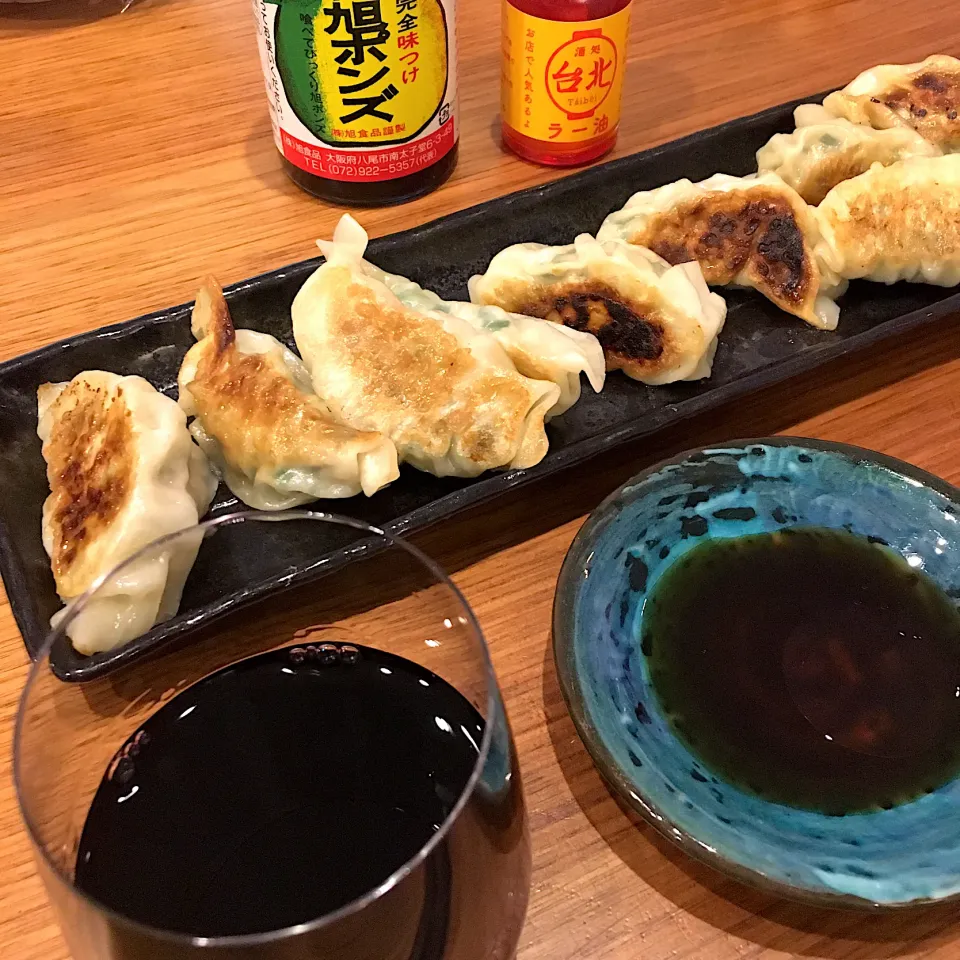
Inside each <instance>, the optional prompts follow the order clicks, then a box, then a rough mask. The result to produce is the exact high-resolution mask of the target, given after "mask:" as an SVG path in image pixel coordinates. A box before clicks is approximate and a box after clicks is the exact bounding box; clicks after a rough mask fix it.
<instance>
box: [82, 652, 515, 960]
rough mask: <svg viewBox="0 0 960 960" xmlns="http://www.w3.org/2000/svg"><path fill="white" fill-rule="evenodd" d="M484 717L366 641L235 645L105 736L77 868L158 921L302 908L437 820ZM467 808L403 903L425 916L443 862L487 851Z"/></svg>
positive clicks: (425, 834)
mask: <svg viewBox="0 0 960 960" xmlns="http://www.w3.org/2000/svg"><path fill="white" fill-rule="evenodd" d="M327 660H329V661H330V662H326V661H327ZM483 733H484V722H483V719H482V718H481V716H480V714H479V713H478V712H477V711H476V710H475V709H474V708H473V706H472V705H471V704H470V702H469V701H468V700H467V699H465V698H464V697H463V696H462V695H461V694H460V693H459V692H458V691H457V690H455V689H454V688H453V687H452V686H450V684H448V683H446V682H445V681H444V680H442V679H441V678H440V677H438V676H435V675H434V674H433V673H431V672H430V671H429V670H426V669H424V668H423V667H421V666H419V665H418V664H416V663H413V662H411V661H410V660H406V659H403V658H401V657H397V656H394V655H392V654H390V653H386V652H385V651H382V650H375V649H372V648H370V647H361V646H349V647H344V648H343V652H342V653H341V654H337V655H324V658H322V660H321V659H317V658H307V659H304V652H303V648H292V649H291V648H287V649H283V650H276V651H273V652H271V653H264V654H261V655H259V656H255V657H251V658H250V659H247V660H243V661H241V662H239V663H237V664H234V665H233V666H230V667H227V668H225V669H223V670H220V671H218V672H217V673H214V674H211V675H210V676H208V677H206V678H205V679H203V680H202V681H200V682H199V683H197V684H195V685H194V686H192V687H190V688H188V689H187V690H186V691H184V692H183V693H181V694H179V695H178V696H176V697H174V698H173V699H171V700H170V701H169V702H168V703H166V704H165V705H164V706H163V707H161V708H160V709H159V710H158V711H157V712H156V713H155V714H153V715H152V716H151V717H150V718H149V719H148V720H147V721H146V723H144V724H143V726H142V727H141V728H140V729H139V730H138V731H137V732H136V733H135V734H134V735H133V736H132V737H131V738H130V739H129V741H128V742H127V744H126V745H125V746H124V748H123V749H121V750H120V751H119V753H118V757H119V758H120V759H118V760H117V761H116V762H115V763H113V764H111V766H110V768H109V769H108V771H107V772H106V774H105V776H104V778H103V781H102V782H101V784H100V787H99V789H98V790H97V793H96V796H95V797H94V799H93V803H92V804H91V806H90V811H89V813H88V814H87V818H86V823H85V824H84V828H83V833H82V836H81V838H80V847H79V851H78V854H77V862H76V884H77V886H78V887H79V888H80V889H81V890H83V891H84V892H86V893H88V894H90V895H91V896H93V897H95V898H96V899H98V900H100V901H101V902H102V903H105V904H107V905H109V906H110V907H112V908H113V909H114V910H115V911H117V912H118V913H120V914H122V915H124V916H127V917H130V918H132V919H135V920H138V921H140V922H141V923H144V924H149V925H152V926H155V927H159V928H160V929H163V930H174V931H179V932H183V933H188V934H194V935H200V936H205V937H213V936H231V935H233V936H235V935H242V934H252V933H262V932H266V931H272V930H279V929H281V928H284V927H288V926H290V925H293V924H298V923H306V922H308V921H310V920H314V919H316V918H318V917H322V916H324V915H325V914H328V913H330V912H332V911H334V910H337V909H338V908H340V907H342V906H344V905H345V904H347V903H349V902H350V901H351V900H354V899H355V898H357V897H360V896H361V895H362V894H364V893H367V892H368V891H370V890H374V889H375V888H376V887H377V886H378V885H380V884H382V883H383V882H384V881H385V880H387V878H388V877H389V876H390V875H391V873H393V871H395V870H397V869H398V868H399V867H401V866H402V865H403V864H404V863H405V862H406V861H408V860H409V859H410V858H411V857H413V856H414V855H415V854H416V853H417V851H418V850H419V849H420V848H421V847H422V846H423V845H424V844H425V843H426V842H427V841H428V840H429V839H430V837H431V836H432V835H433V834H434V833H435V832H436V831H437V830H439V829H440V826H441V824H442V823H443V821H444V819H445V818H446V817H447V815H448V814H449V813H450V812H451V811H452V810H453V808H454V806H455V805H456V803H457V800H458V799H459V797H460V795H461V793H462V792H463V790H464V787H465V786H466V784H467V782H468V780H469V779H470V776H471V773H472V772H473V768H474V766H475V764H476V762H477V756H478V750H479V744H480V743H481V741H482V739H483ZM469 820H470V817H469V816H464V817H462V820H458V821H457V822H456V823H455V824H454V830H453V832H452V834H451V841H450V843H449V844H445V845H443V846H442V847H441V848H440V849H439V850H438V851H437V855H436V856H435V857H434V858H433V860H432V861H431V862H430V864H428V866H430V869H429V870H428V876H427V881H429V882H426V881H425V889H426V891H427V892H426V893H425V894H424V895H423V896H424V898H425V901H429V903H428V906H423V905H421V904H420V903H419V902H418V903H417V905H416V910H417V912H421V911H425V915H427V914H429V915H431V916H434V915H435V916H434V919H433V920H431V923H433V925H434V926H438V927H439V928H442V931H445V930H446V927H447V925H448V920H447V919H446V918H447V917H448V915H449V914H450V913H451V909H452V907H451V904H450V902H449V901H450V898H451V893H450V887H451V884H453V883H454V882H455V881H456V879H457V876H456V875H458V874H459V873H460V872H461V871H465V872H466V873H467V874H470V873H471V872H472V873H474V874H477V873H478V872H479V874H482V873H483V867H484V864H485V863H486V862H487V861H488V860H490V859H491V858H493V859H494V860H496V859H497V856H496V855H495V852H494V851H492V850H491V849H490V845H489V844H488V843H486V842H485V841H484V840H483V832H482V831H477V830H476V829H474V827H473V826H472V825H471V824H470V823H468V822H467V821H469ZM511 822H512V817H508V818H506V819H505V821H504V826H503V829H507V825H508V824H509V823H511ZM491 830H492V833H493V835H494V836H497V835H498V834H497V830H496V829H493V828H491ZM505 846H509V845H506V844H505ZM476 897H477V898H478V899H482V895H481V894H476ZM415 899H416V898H415ZM428 907H429V909H428ZM392 909H394V910H396V909H397V907H396V905H394V907H393V908H392ZM437 918H440V919H437ZM392 922H393V923H394V924H396V923H397V922H398V921H397V916H396V915H392ZM421 925H422V924H421ZM368 926H370V927H371V929H373V928H375V926H376V923H375V920H374V919H373V918H371V919H370V920H369V921H368ZM377 935H378V936H380V937H384V936H387V937H389V936H395V937H397V938H400V934H399V932H398V929H396V928H394V929H393V930H392V931H386V930H381V931H379V933H378V934H377ZM445 936H446V933H445V932H441V933H440V934H438V938H439V940H440V942H442V941H443V938H444V937H445ZM354 939H357V938H356V936H355V937H354ZM134 952H135V953H136V954H137V955H138V956H139V952H137V951H134ZM358 953H359V954H361V955H363V956H366V954H363V953H362V951H360V950H358ZM291 955H292V954H286V955H285V956H291ZM296 955H297V956H299V955H300V954H296ZM304 955H312V954H308V953H307V954H304ZM317 955H318V956H320V955H323V954H322V953H319V954H317ZM339 955H340V954H338V956H339ZM427 955H430V956H432V954H430V953H429V951H426V952H424V956H427ZM165 956H166V955H165ZM343 956H353V954H352V953H350V952H348V951H344V953H343ZM419 956H420V954H417V957H418V958H419Z"/></svg>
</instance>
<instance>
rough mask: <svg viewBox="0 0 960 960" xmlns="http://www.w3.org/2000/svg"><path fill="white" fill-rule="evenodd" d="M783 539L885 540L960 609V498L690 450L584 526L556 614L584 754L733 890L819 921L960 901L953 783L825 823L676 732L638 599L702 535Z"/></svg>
mask: <svg viewBox="0 0 960 960" xmlns="http://www.w3.org/2000/svg"><path fill="white" fill-rule="evenodd" d="M790 526H818V527H829V528H833V529H844V530H849V531H852V532H853V533H856V534H859V535H861V536H864V537H877V538H880V539H882V540H883V541H885V542H886V543H887V544H888V545H889V546H890V547H891V548H892V549H894V550H897V551H898V552H900V553H901V554H902V555H904V556H905V557H912V558H914V559H913V560H911V563H912V564H913V565H915V566H916V565H919V564H922V568H923V569H924V570H925V571H926V572H927V573H928V574H929V575H930V576H931V577H933V579H934V580H936V581H937V582H938V583H939V585H940V586H941V587H942V588H943V589H944V590H945V591H946V592H947V594H948V595H949V596H950V597H951V598H953V599H954V600H955V601H956V602H957V603H958V605H960V491H958V490H957V488H956V487H953V486H951V485H950V484H948V483H946V482H944V481H943V480H940V479H938V478H936V477H934V476H931V475H930V474H927V473H924V472H923V471H922V470H918V469H917V468H915V467H912V466H910V465H909V464H906V463H902V462H900V461H897V460H893V459H891V458H890V457H885V456H883V455H881V454H877V453H873V452H871V451H868V450H862V449H859V448H856V447H847V446H842V445H838V444H827V443H821V442H819V441H816V440H801V439H791V438H783V437H780V438H775V439H767V440H750V441H741V442H736V443H732V444H730V446H729V447H725V448H723V449H704V450H695V451H692V452H689V453H686V454H682V455H680V456H678V457H676V458H674V459H672V460H669V461H666V462H664V463H661V464H658V465H657V466H655V467H651V468H650V469H649V470H646V471H644V472H643V473H641V474H640V475H639V476H637V477H635V478H634V479H633V480H631V481H630V482H629V483H627V484H625V485H624V486H623V487H621V488H620V489H619V490H617V491H616V492H615V493H614V494H612V495H611V496H610V497H609V498H608V499H607V500H605V501H604V502H603V503H602V504H601V505H600V506H599V507H598V508H597V509H596V510H595V511H594V513H593V514H592V515H591V517H590V518H589V520H588V521H587V523H586V524H585V525H584V527H583V529H582V530H581V531H580V533H579V534H578V535H577V537H576V539H575V540H574V542H573V545H572V546H571V548H570V552H569V553H568V554H567V558H566V560H565V562H564V565H563V569H562V570H561V573H560V580H559V584H558V587H557V594H556V600H555V604H554V624H553V629H554V655H555V658H556V664H557V673H558V675H559V678H560V686H561V689H562V691H563V695H564V697H565V699H566V701H567V706H568V707H569V710H570V713H571V715H572V717H573V720H574V722H575V724H576V726H577V730H578V731H579V733H580V736H581V738H582V739H583V742H584V743H585V744H586V747H587V749H588V750H589V751H590V754H591V755H592V756H593V759H594V761H595V762H596V764H597V766H598V768H599V769H600V771H601V773H602V774H603V776H604V777H605V779H606V780H607V781H608V782H609V784H610V785H611V786H612V787H613V789H614V790H616V791H617V792H618V793H619V794H620V796H621V797H622V798H623V799H624V801H626V803H627V804H629V806H631V807H632V808H633V809H634V810H636V811H637V812H638V813H639V814H641V815H642V816H643V817H645V818H646V819H647V820H648V821H649V822H650V823H651V824H652V825H653V826H654V827H656V829H657V830H659V831H660V833H662V834H663V835H664V836H665V837H667V838H668V839H670V840H672V841H674V842H675V843H677V844H679V846H680V847H682V848H683V849H684V850H685V851H686V852H687V853H689V854H691V855H693V856H695V857H698V858H699V859H701V860H704V861H706V862H707V863H709V864H710V865H712V866H714V867H716V868H717V869H719V870H723V871H725V872H727V873H729V874H732V875H733V876H735V877H738V878H739V879H741V880H744V881H747V882H748V883H751V884H753V885H755V886H758V887H761V888H762V889H765V890H768V891H772V892H775V893H777V894H781V895H784V896H788V897H791V898H793V899H799V900H805V901H812V902H815V903H818V904H826V905H829V906H851V907H871V908H877V907H902V906H908V905H914V904H917V903H924V902H931V901H940V900H944V899H947V898H952V897H956V896H958V895H960V780H955V781H953V782H951V783H948V784H946V785H945V786H943V787H941V788H940V789H938V790H936V791H935V792H934V793H932V794H929V795H926V796H923V797H921V798H920V799H918V800H915V801H913V802H912V803H908V804H903V805H901V806H897V807H894V808H892V809H889V810H878V811H876V812H869V813H858V814H850V815H848V816H842V817H838V816H827V815H825V814H820V813H815V812H812V811H807V810H800V809H796V808H793V807H787V806H782V805H780V804H776V803H772V802H769V801H766V800H763V799H761V798H759V797H757V796H755V795H753V794H747V793H745V792H743V791H741V790H740V789H738V788H737V787H735V786H732V785H731V784H729V783H726V782H724V781H722V780H721V779H720V778H719V777H718V776H716V775H715V774H714V773H713V772H712V771H710V770H709V769H707V768H706V767H704V766H703V765H702V763H701V762H700V760H699V759H698V758H697V757H696V756H694V755H693V754H691V753H690V752H689V751H688V750H687V748H686V746H685V745H684V744H682V743H681V742H680V741H679V740H678V739H677V738H676V737H675V736H674V734H673V732H672V729H671V727H670V726H669V724H668V722H667V720H666V719H665V717H664V716H663V714H662V712H661V710H660V707H659V704H658V700H657V697H656V694H655V692H654V691H653V689H652V688H651V684H650V677H649V673H648V670H647V665H646V662H645V661H646V658H645V657H644V655H643V653H642V651H641V649H640V642H639V637H640V625H641V622H642V617H643V605H644V601H645V598H646V597H647V596H648V594H649V592H650V591H651V590H652V589H653V587H654V585H655V584H656V582H657V580H658V578H659V577H660V575H661V574H662V573H663V571H664V570H666V569H667V567H669V566H670V564H671V563H673V562H674V561H675V560H676V559H677V557H679V556H682V555H683V554H684V553H685V552H686V551H687V550H689V549H691V548H692V547H694V546H696V545H697V544H699V543H701V542H702V541H703V540H704V538H711V537H735V536H740V535H743V534H750V533H761V532H769V531H772V530H779V529H784V528H786V527H790Z"/></svg>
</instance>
